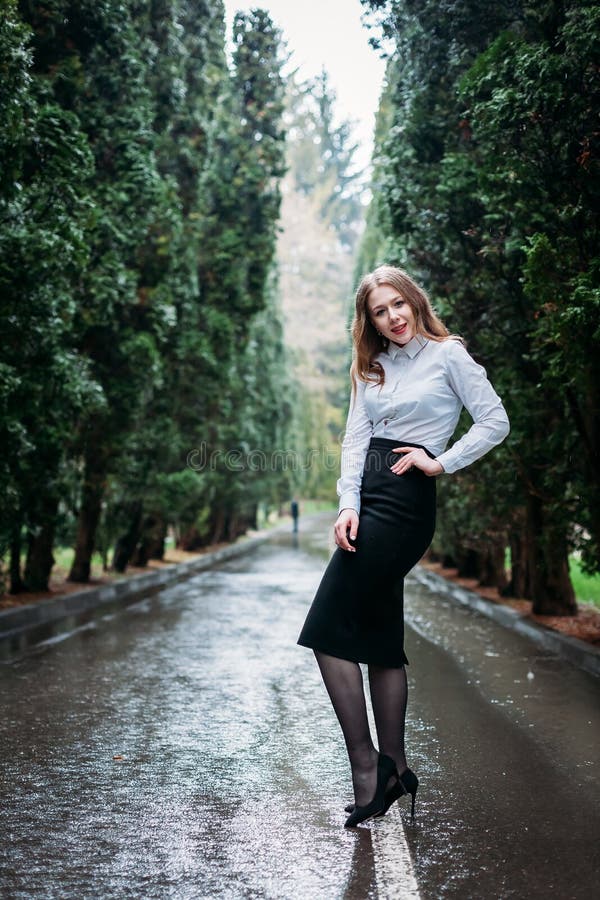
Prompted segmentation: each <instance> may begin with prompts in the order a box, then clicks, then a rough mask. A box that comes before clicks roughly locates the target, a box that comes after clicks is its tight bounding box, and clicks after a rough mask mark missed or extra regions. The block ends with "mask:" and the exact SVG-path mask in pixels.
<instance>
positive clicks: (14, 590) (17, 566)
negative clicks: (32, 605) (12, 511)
mask: <svg viewBox="0 0 600 900" xmlns="http://www.w3.org/2000/svg"><path fill="white" fill-rule="evenodd" d="M24 590H25V585H24V583H23V579H22V578H21V525H20V524H19V525H18V526H17V527H15V528H14V529H13V533H12V537H11V541H10V593H11V594H20V593H22V591H24Z"/></svg>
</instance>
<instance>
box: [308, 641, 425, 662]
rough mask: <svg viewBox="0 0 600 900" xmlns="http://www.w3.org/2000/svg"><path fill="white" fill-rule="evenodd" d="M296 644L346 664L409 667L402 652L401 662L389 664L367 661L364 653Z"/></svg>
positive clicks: (372, 660)
mask: <svg viewBox="0 0 600 900" xmlns="http://www.w3.org/2000/svg"><path fill="white" fill-rule="evenodd" d="M296 644H297V645H298V646H299V647H307V648H308V649H309V650H316V651H317V652H318V653H326V654H327V655H328V656H335V658H336V659H347V660H348V662H354V663H362V664H363V665H365V666H380V667H381V668H382V669H401V668H403V666H408V665H410V663H409V662H408V658H407V656H406V654H405V653H404V651H403V652H402V656H403V657H404V661H403V662H389V661H388V660H386V661H385V662H381V660H380V659H367V658H366V654H364V653H349V652H348V651H347V650H337V649H336V650H332V649H331V647H327V646H325V645H324V644H321V645H320V646H318V647H317V646H316V644H312V643H311V644H309V643H308V642H306V643H305V642H304V641H300V640H299V641H296ZM368 655H370V654H368Z"/></svg>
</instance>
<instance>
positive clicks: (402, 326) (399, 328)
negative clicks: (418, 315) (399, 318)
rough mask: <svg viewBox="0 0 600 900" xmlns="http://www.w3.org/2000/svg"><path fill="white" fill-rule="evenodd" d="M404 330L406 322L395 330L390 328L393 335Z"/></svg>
mask: <svg viewBox="0 0 600 900" xmlns="http://www.w3.org/2000/svg"><path fill="white" fill-rule="evenodd" d="M405 329H406V322H405V323H404V325H398V327H397V328H392V331H393V332H394V334H402V332H403V331H404V330H405Z"/></svg>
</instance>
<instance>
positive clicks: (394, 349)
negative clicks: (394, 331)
mask: <svg viewBox="0 0 600 900" xmlns="http://www.w3.org/2000/svg"><path fill="white" fill-rule="evenodd" d="M427 343H429V342H428V340H427V338H426V337H423V335H422V334H415V336H414V337H413V338H411V339H410V341H409V342H408V344H404V346H403V347H400V346H399V345H398V344H394V342H393V341H390V342H389V343H388V345H387V347H386V351H385V352H386V353H387V355H388V356H389V357H390V358H391V359H396V357H397V356H398V355H402V356H404V355H406V356H409V357H410V358H411V359H414V358H415V356H416V355H417V353H420V352H421V350H422V349H423V347H424V346H425V345H426V344H427Z"/></svg>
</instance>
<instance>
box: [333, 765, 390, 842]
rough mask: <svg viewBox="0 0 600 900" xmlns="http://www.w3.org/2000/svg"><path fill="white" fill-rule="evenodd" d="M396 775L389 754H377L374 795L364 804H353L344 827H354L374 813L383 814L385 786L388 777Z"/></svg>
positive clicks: (371, 816) (372, 816) (370, 817)
mask: <svg viewBox="0 0 600 900" xmlns="http://www.w3.org/2000/svg"><path fill="white" fill-rule="evenodd" d="M394 776H396V778H397V779H399V776H398V770H397V769H396V763H395V762H394V760H393V759H392V758H391V757H390V756H386V755H385V754H384V753H380V754H379V758H378V760H377V784H376V786H375V796H374V797H373V799H372V800H371V802H370V803H367V805H366V806H355V807H354V809H353V810H352V813H351V815H349V816H348V818H347V819H346V821H345V823H344V828H354V827H355V826H356V825H359V824H360V823H361V822H366V821H367V819H372V818H374V816H376V815H380V814H383V810H384V808H385V803H386V796H385V795H386V787H387V784H388V781H389V780H390V778H393V777H394Z"/></svg>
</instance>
